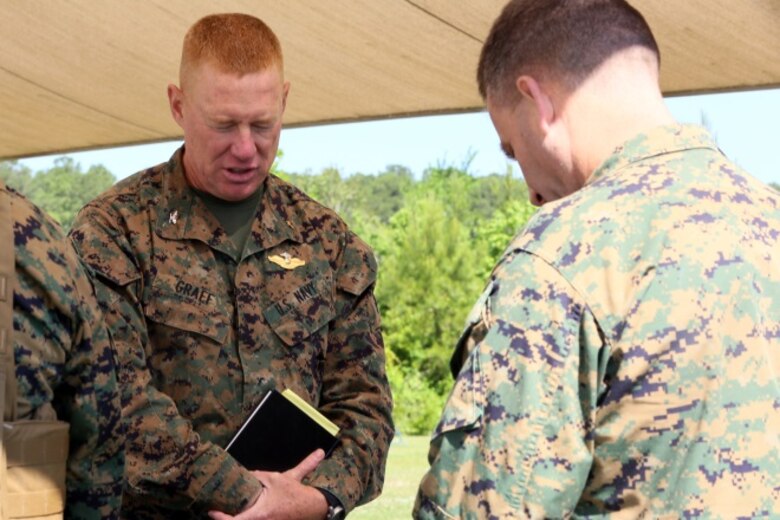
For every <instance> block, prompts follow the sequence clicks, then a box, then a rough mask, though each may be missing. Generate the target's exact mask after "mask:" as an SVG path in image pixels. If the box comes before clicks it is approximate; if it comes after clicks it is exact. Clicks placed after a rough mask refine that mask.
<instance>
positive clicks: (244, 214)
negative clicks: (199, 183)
mask: <svg viewBox="0 0 780 520" xmlns="http://www.w3.org/2000/svg"><path fill="white" fill-rule="evenodd" d="M192 191H194V192H195V194H196V195H197V196H198V198H200V200H202V201H203V203H204V204H205V205H206V207H207V208H208V209H209V211H211V213H212V214H213V215H214V216H215V217H217V220H218V221H219V223H220V225H222V228H223V229H224V230H225V232H226V233H227V235H228V237H230V241H231V242H233V245H234V246H236V249H238V250H239V251H243V250H244V245H245V244H246V239H247V237H249V232H250V231H251V230H252V223H253V222H254V216H255V213H256V212H257V210H258V206H259V203H260V199H262V198H263V192H264V191H265V183H263V184H261V185H260V187H259V188H258V189H257V191H256V192H254V193H253V194H252V195H250V196H249V197H247V198H245V199H244V200H239V201H234V202H233V201H228V200H222V199H219V198H217V197H215V196H214V195H211V194H210V193H205V192H203V191H198V190H196V189H193V190H192Z"/></svg>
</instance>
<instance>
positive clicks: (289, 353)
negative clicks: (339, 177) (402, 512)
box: [71, 149, 393, 518]
mask: <svg viewBox="0 0 780 520" xmlns="http://www.w3.org/2000/svg"><path fill="white" fill-rule="evenodd" d="M181 157H182V150H181V149H180V150H179V151H177V152H176V153H175V154H174V156H173V157H172V158H171V160H170V161H169V162H168V163H165V164H161V165H159V166H156V167H154V168H151V169H149V170H146V171H144V172H140V173H138V174H136V175H134V176H132V177H130V178H128V179H126V180H124V181H122V182H120V183H119V184H117V185H116V186H115V187H114V188H112V189H111V190H109V191H108V192H107V193H105V194H103V195H102V196H100V197H98V199H96V200H95V201H93V202H92V203H90V204H88V205H87V206H86V207H85V208H84V209H83V210H82V212H81V213H80V215H79V216H78V218H77V220H76V222H75V224H74V227H73V231H72V233H71V236H72V238H73V239H74V241H75V242H76V244H77V245H78V249H79V250H80V252H81V255H82V257H83V258H84V259H85V260H86V262H87V263H88V264H89V265H91V266H92V268H93V269H94V270H95V271H96V272H97V275H98V280H99V285H100V286H102V291H101V292H100V294H101V295H102V302H103V303H104V305H105V306H106V309H107V310H106V312H107V319H108V321H109V323H110V325H111V330H112V333H113V335H114V337H115V339H116V343H117V349H118V351H119V355H120V361H121V371H120V378H121V385H122V389H123V407H124V412H125V415H126V417H127V418H128V420H129V422H130V426H129V431H128V439H129V442H128V471H127V477H128V484H127V488H126V493H125V498H126V500H125V504H124V507H125V509H124V511H123V514H126V515H127V517H128V518H135V517H139V518H177V517H181V518H191V517H193V516H198V515H201V514H203V513H204V512H205V511H207V510H210V509H217V510H222V511H225V512H228V513H236V512H238V511H240V510H241V509H243V508H244V507H246V506H247V505H248V503H249V501H250V500H252V499H253V498H254V497H255V496H256V495H257V493H258V492H259V491H260V484H259V482H258V481H257V480H256V479H255V478H254V477H253V476H252V475H251V474H250V473H249V472H248V471H247V470H246V469H244V468H243V467H242V466H240V465H239V464H238V463H237V462H236V461H235V460H234V459H233V458H232V457H230V456H229V455H228V454H227V453H226V452H225V451H224V449H223V448H224V446H226V445H227V443H228V442H229V441H230V439H231V438H232V436H233V435H234V434H235V433H236V431H237V430H238V428H239V427H240V425H241V424H242V422H243V421H244V419H245V418H246V417H247V416H248V415H249V414H250V413H251V411H252V410H253V408H254V406H255V405H256V404H257V403H258V402H259V401H260V399H261V398H262V397H263V395H264V394H265V393H266V392H267V391H268V390H269V389H271V388H276V389H278V390H280V391H281V390H283V389H285V388H290V389H292V390H293V391H294V392H296V393H297V394H298V395H300V396H301V397H303V398H304V399H305V400H306V401H308V402H309V403H311V404H312V405H314V406H315V407H317V408H318V409H319V410H320V411H321V412H322V413H323V414H324V415H325V416H327V417H328V418H329V419H331V420H332V421H333V422H335V423H336V424H337V425H338V426H339V427H340V428H341V433H340V438H341V443H340V445H339V446H338V447H337V448H336V449H335V450H334V451H333V453H332V454H331V456H330V457H329V458H328V459H327V460H325V461H324V462H322V463H321V464H320V466H319V467H318V468H317V469H316V470H315V471H314V473H313V474H312V475H310V477H308V478H307V479H306V482H307V483H309V484H311V485H314V486H317V487H319V488H323V489H326V490H328V491H330V492H331V493H333V495H335V496H336V497H337V498H338V499H339V500H340V501H341V502H342V504H343V505H344V506H345V507H346V508H347V509H348V510H349V509H352V508H353V507H354V506H355V505H356V504H359V503H363V502H366V501H368V500H370V499H371V498H373V497H375V496H377V495H378V494H379V492H380V490H381V486H382V481H383V477H384V466H385V460H386V454H387V449H388V445H389V443H390V440H391V438H392V434H393V425H392V419H391V400H390V391H389V387H388V383H387V378H386V374H385V358H384V348H383V343H382V335H381V331H380V319H379V314H378V310H377V307H376V302H375V300H374V296H373V286H374V282H375V279H376V261H375V259H374V256H373V253H372V252H371V250H370V249H369V248H368V246H367V245H366V244H365V243H363V242H362V241H361V240H360V239H359V238H358V237H357V236H356V235H354V234H353V233H352V232H351V231H349V229H348V228H347V226H346V225H345V224H344V223H343V221H342V220H340V219H339V218H338V217H337V215H336V214H335V213H334V212H332V211H330V210H328V209H326V208H324V207H323V206H321V205H320V204H318V203H316V202H315V201H313V200H311V199H310V198H309V197H307V196H306V195H304V194H303V193H302V192H300V191H299V190H298V189H297V188H295V187H293V186H291V185H289V184H287V183H285V182H283V181H281V180H280V179H278V178H276V177H275V176H273V175H271V176H269V178H268V179H267V181H266V184H265V191H264V194H263V198H262V199H261V203H260V206H259V208H258V211H257V213H256V215H255V219H254V222H253V224H252V231H251V233H250V235H249V238H248V240H247V243H246V245H245V247H244V249H243V251H239V250H237V249H236V247H235V246H234V245H233V243H232V241H231V240H230V239H229V238H228V236H227V235H226V234H225V232H224V230H223V229H222V228H221V227H220V225H219V223H218V222H217V220H216V219H215V218H214V216H213V215H212V214H211V213H210V212H209V211H208V210H207V209H206V207H205V205H204V203H203V202H202V201H201V200H200V199H199V198H198V197H197V196H196V195H195V194H194V193H193V192H192V190H191V189H190V188H189V187H188V185H187V183H186V180H185V178H184V174H183V170H182V164H181Z"/></svg>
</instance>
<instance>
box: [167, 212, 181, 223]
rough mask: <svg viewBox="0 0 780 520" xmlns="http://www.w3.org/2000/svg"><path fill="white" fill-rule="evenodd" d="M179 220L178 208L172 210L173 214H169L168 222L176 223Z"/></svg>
mask: <svg viewBox="0 0 780 520" xmlns="http://www.w3.org/2000/svg"><path fill="white" fill-rule="evenodd" d="M177 220H179V212H178V211H176V210H173V211H171V214H170V215H168V222H169V223H170V224H174V225H175V224H176V221H177Z"/></svg>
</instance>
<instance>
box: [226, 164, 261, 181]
mask: <svg viewBox="0 0 780 520" xmlns="http://www.w3.org/2000/svg"><path fill="white" fill-rule="evenodd" d="M224 171H225V172H226V174H227V177H228V179H230V180H232V181H234V182H242V181H247V180H249V179H250V178H253V177H255V176H256V175H257V173H258V168H257V166H253V167H236V168H224Z"/></svg>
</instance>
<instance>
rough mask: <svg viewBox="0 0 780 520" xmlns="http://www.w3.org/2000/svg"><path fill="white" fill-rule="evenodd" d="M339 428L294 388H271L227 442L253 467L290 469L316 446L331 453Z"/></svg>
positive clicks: (248, 467)
mask: <svg viewBox="0 0 780 520" xmlns="http://www.w3.org/2000/svg"><path fill="white" fill-rule="evenodd" d="M338 431H339V428H338V427H337V426H336V425H335V424H333V423H332V422H331V421H329V420H328V419H327V418H326V417H325V416H324V415H322V414H321V413H320V412H318V411H317V410H316V409H315V408H314V407H312V406H311V405H309V404H308V403H307V402H306V401H304V400H303V399H301V398H300V397H299V396H298V395H296V394H295V393H294V392H292V391H291V390H289V389H287V390H285V391H284V392H282V393H280V392H278V391H277V390H270V391H269V392H268V393H267V394H266V395H265V396H264V397H263V399H262V400H261V401H260V404H258V405H257V406H256V407H255V410H254V411H253V412H252V414H251V415H250V416H249V417H248V418H247V419H246V421H244V424H243V425H242V426H241V428H239V430H238V432H237V433H236V435H235V436H234V437H233V439H232V440H231V441H230V443H229V444H228V445H227V448H226V450H227V452H228V453H230V455H232V456H233V457H234V458H235V459H236V460H237V461H238V462H240V463H241V464H242V465H243V466H244V467H246V468H247V469H250V470H263V471H280V472H282V471H287V470H289V469H290V468H293V467H295V466H296V465H298V463H300V462H301V461H302V460H303V459H305V458H306V457H307V456H308V455H310V454H311V453H312V452H314V451H315V450H316V449H318V448H319V449H322V450H323V451H324V452H325V456H327V455H329V454H330V452H331V451H332V450H333V448H334V447H335V446H336V444H338V436H337V435H338Z"/></svg>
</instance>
